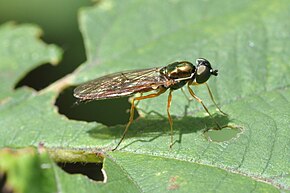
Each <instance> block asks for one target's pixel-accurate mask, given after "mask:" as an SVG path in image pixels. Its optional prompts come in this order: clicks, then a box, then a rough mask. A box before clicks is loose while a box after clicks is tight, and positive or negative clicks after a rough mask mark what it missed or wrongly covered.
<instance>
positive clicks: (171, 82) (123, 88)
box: [74, 58, 225, 150]
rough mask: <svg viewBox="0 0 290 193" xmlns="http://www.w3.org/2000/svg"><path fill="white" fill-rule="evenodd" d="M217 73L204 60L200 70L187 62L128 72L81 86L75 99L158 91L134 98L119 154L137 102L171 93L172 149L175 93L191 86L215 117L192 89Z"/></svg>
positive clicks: (114, 96)
mask: <svg viewBox="0 0 290 193" xmlns="http://www.w3.org/2000/svg"><path fill="white" fill-rule="evenodd" d="M217 72H218V71H217V70H213V69H212V67H211V64H210V63H209V61H208V60H206V59H204V58H198V59H197V60H196V66H195V65H193V64H192V63H190V62H187V61H181V62H174V63H171V64H169V65H167V66H165V67H160V68H149V69H143V70H132V71H124V72H119V73H114V74H110V75H106V76H103V77H100V78H97V79H94V80H92V81H89V82H87V83H84V84H82V85H80V86H78V87H77V88H76V89H75V90H74V96H75V97H76V98H78V99H80V100H81V101H86V100H103V99H109V98H117V97H123V96H132V95H134V94H136V93H145V92H149V91H156V92H155V93H152V94H148V95H146V96H139V97H135V98H133V100H132V105H131V109H130V118H129V122H128V123H127V126H126V128H125V130H124V133H123V135H122V137H121V139H120V141H119V143H118V144H117V146H116V147H115V148H114V149H113V150H115V149H117V148H118V146H119V145H120V144H121V142H122V140H123V139H124V137H125V135H126V132H127V131H128V128H129V126H130V125H131V123H132V122H133V117H134V108H135V101H140V100H143V99H147V98H154V97H157V96H159V95H161V94H162V93H164V92H165V91H166V90H167V89H169V95H168V101H167V114H168V120H169V123H170V128H171V145H170V147H171V146H172V145H173V127H172V126H173V122H172V119H171V115H170V111H169V109H170V105H171V100H172V91H173V90H176V89H179V88H181V87H183V86H185V85H186V84H187V88H188V91H189V93H190V94H191V96H193V97H194V98H195V99H196V100H197V101H198V102H199V103H201V104H202V106H203V107H204V109H205V110H206V112H207V113H208V114H209V115H210V116H211V114H210V112H209V111H208V109H207V108H206V106H205V105H204V104H203V102H202V100H201V99H199V98H198V97H197V96H196V95H195V93H194V92H193V90H192V89H191V88H190V85H199V84H203V83H205V84H206V81H207V80H208V79H209V78H210V76H211V75H214V76H217ZM206 86H207V89H208V92H209V94H210V97H211V99H212V101H213V102H214V104H215V105H216V103H215V101H214V99H213V96H212V93H211V91H210V89H209V86H208V85H207V84H206ZM216 106H217V105H216ZM217 108H218V109H219V111H220V112H222V111H221V110H220V108H219V107H218V106H217ZM222 113H223V112H222ZM223 114H225V113H223ZM211 117H212V116H211ZM213 120H214V119H213ZM216 124H217V126H218V128H221V127H220V126H219V124H218V123H217V122H216Z"/></svg>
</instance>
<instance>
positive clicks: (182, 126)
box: [88, 114, 240, 146]
mask: <svg viewBox="0 0 290 193" xmlns="http://www.w3.org/2000/svg"><path fill="white" fill-rule="evenodd" d="M214 119H215V120H216V121H217V122H218V123H219V124H220V125H221V126H226V125H228V124H229V122H230V119H229V118H228V116H223V115H220V114H215V115H214ZM124 129H125V126H124V125H117V126H112V127H103V128H94V129H91V130H90V131H88V133H89V135H90V136H91V137H93V138H96V139H98V138H101V139H104V138H105V139H110V138H112V139H116V138H118V139H119V138H120V137H121V135H122V133H123V131H124ZM211 129H217V125H216V124H215V122H214V120H213V119H212V118H210V117H208V116H207V117H190V116H185V117H182V118H176V117H173V132H174V134H175V135H176V134H178V136H179V137H178V139H177V140H176V141H175V143H176V142H177V143H181V142H182V135H183V134H188V133H197V132H199V131H203V132H204V136H205V138H208V139H210V140H212V136H211V131H212V130H211ZM225 132H228V129H227V128H223V129H222V130H215V133H214V135H215V137H214V139H217V138H219V137H218V136H219V135H220V136H223V135H224V133H225ZM239 132H240V131H239V130H236V132H231V134H230V136H229V135H227V137H226V138H224V140H223V139H222V137H221V138H220V139H219V140H212V141H218V142H220V141H225V140H229V139H231V138H234V137H236V136H237V134H238V133H239ZM217 133H218V134H217ZM162 135H170V126H169V123H168V120H167V118H162V117H160V116H151V117H148V118H147V117H146V118H139V119H137V120H135V121H134V122H133V124H132V125H131V126H130V128H129V130H128V132H127V134H126V136H125V139H124V140H126V139H128V138H136V140H134V141H133V142H131V143H130V144H132V143H136V142H151V141H153V140H157V139H158V138H159V137H160V136H162ZM175 138H176V137H175ZM130 144H129V145H130ZM126 146H128V145H126Z"/></svg>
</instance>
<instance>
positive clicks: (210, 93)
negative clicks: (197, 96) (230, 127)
mask: <svg viewBox="0 0 290 193" xmlns="http://www.w3.org/2000/svg"><path fill="white" fill-rule="evenodd" d="M205 85H206V87H207V91H208V93H209V96H210V98H211V100H212V102H213V103H214V105H215V106H216V108H217V109H218V110H219V112H221V113H222V114H223V115H228V114H226V113H225V112H223V111H222V110H221V109H220V108H219V106H218V105H217V104H216V102H215V100H214V98H213V95H212V92H211V90H210V88H209V86H208V84H207V83H205Z"/></svg>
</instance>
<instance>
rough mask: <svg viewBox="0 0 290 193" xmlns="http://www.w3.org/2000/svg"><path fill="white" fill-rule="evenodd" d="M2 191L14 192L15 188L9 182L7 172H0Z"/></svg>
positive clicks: (6, 192) (0, 189) (0, 187)
mask: <svg viewBox="0 0 290 193" xmlns="http://www.w3.org/2000/svg"><path fill="white" fill-rule="evenodd" d="M0 192H3V193H12V192H14V190H13V188H12V187H11V186H9V184H8V183H7V174H6V173H0Z"/></svg>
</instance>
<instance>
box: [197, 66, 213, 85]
mask: <svg viewBox="0 0 290 193" xmlns="http://www.w3.org/2000/svg"><path fill="white" fill-rule="evenodd" d="M210 75H211V69H210V68H209V67H207V66H205V65H200V66H198V67H197V70H196V77H195V78H196V82H197V83H198V84H202V83H205V82H206V81H207V80H208V79H209V77H210Z"/></svg>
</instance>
